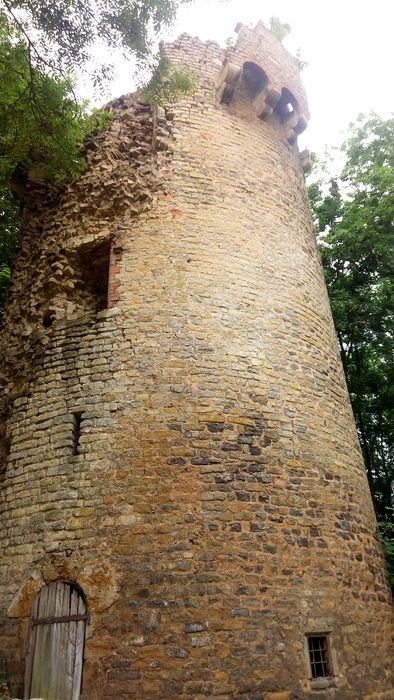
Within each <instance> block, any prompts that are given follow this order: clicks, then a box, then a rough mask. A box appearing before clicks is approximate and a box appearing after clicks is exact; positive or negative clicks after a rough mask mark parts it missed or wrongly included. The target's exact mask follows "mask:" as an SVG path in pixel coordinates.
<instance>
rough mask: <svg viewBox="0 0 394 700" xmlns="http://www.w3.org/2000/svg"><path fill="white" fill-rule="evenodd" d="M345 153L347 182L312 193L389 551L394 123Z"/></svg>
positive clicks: (372, 122) (362, 127)
mask: <svg viewBox="0 0 394 700" xmlns="http://www.w3.org/2000/svg"><path fill="white" fill-rule="evenodd" d="M342 151H343V154H344V157H345V165H344V168H343V170H342V173H341V175H340V177H339V178H337V179H333V178H332V179H331V180H330V182H329V183H328V186H327V185H324V184H323V183H322V182H315V183H313V184H312V185H311V186H310V187H309V195H310V201H311V204H312V208H313V212H314V216H315V220H316V225H317V231H318V239H319V243H320V249H321V254H322V259H323V266H324V270H325V276H326V281H327V286H328V291H329V296H330V301H331V307H332V311H333V316H334V322H335V327H336V332H337V337H338V342H339V347H340V352H341V357H342V362H343V367H344V370H345V375H346V380H347V383H348V387H349V392H350V397H351V401H352V405H353V411H354V416H355V419H356V425H357V429H358V433H359V437H360V443H361V447H362V451H363V455H364V460H365V466H366V470H367V475H368V480H369V484H370V487H371V492H372V495H373V499H374V504H375V509H376V512H377V515H378V519H379V520H380V521H382V522H385V523H387V526H386V528H385V541H386V549H387V547H388V542H389V540H390V537H391V538H393V535H394V528H393V526H392V525H391V529H390V527H389V524H390V523H392V521H393V510H392V506H393V488H394V357H393V290H394V288H393V280H394V277H393V273H394V245H393V243H394V240H393V239H394V236H393V234H394V119H388V120H383V119H381V118H379V117H378V116H376V115H371V116H369V117H361V118H360V119H359V120H358V122H357V123H355V124H353V125H352V126H351V132H350V136H349V138H348V140H347V141H346V142H345V143H344V144H343V146H342ZM390 533H391V534H390ZM392 546H394V543H393V545H392ZM391 556H393V552H392V554H391Z"/></svg>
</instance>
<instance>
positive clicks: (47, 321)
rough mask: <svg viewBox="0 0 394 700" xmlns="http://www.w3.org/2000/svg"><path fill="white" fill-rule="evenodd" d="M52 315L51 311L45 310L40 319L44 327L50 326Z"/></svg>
mask: <svg viewBox="0 0 394 700" xmlns="http://www.w3.org/2000/svg"><path fill="white" fill-rule="evenodd" d="M53 320H54V316H53V311H47V312H46V313H45V314H44V318H43V319H42V325H43V326H44V328H50V327H51V326H52V324H53Z"/></svg>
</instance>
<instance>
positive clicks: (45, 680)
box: [25, 581, 88, 700]
mask: <svg viewBox="0 0 394 700" xmlns="http://www.w3.org/2000/svg"><path fill="white" fill-rule="evenodd" d="M87 618H88V614H87V609H86V603H85V598H84V595H83V593H82V591H81V590H80V589H79V588H78V586H76V585H75V584H73V583H69V582H66V581H52V582H51V583H49V584H48V585H47V586H44V588H42V589H41V590H40V592H39V593H38V595H37V597H36V599H35V601H34V603H33V609H32V616H31V629H30V639H29V651H28V657H27V666H26V683H25V698H44V700H79V697H80V692H81V682H82V664H83V650H84V643H85V626H86V620H87Z"/></svg>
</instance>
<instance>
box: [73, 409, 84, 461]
mask: <svg viewBox="0 0 394 700" xmlns="http://www.w3.org/2000/svg"><path fill="white" fill-rule="evenodd" d="M81 423H82V412H80V411H77V412H75V413H73V427H72V437H73V441H72V452H71V454H72V455H79V454H80V451H79V450H80V439H81Z"/></svg>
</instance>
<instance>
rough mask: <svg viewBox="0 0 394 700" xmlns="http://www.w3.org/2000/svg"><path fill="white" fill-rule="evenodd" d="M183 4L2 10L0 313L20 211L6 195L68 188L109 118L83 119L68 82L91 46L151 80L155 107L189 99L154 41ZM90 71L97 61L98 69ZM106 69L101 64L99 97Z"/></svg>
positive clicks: (27, 2)
mask: <svg viewBox="0 0 394 700" xmlns="http://www.w3.org/2000/svg"><path fill="white" fill-rule="evenodd" d="M187 1H188V0H148V1H147V0H144V1H140V0H40V2H37V1H36V0H0V84H1V88H2V104H1V106H0V313H1V309H2V307H3V304H4V298H5V294H6V289H7V286H8V283H9V278H10V266H11V263H12V260H13V258H14V255H15V251H16V247H17V232H18V229H19V223H20V221H19V207H18V205H17V203H16V201H15V200H14V199H13V196H12V194H11V180H12V177H13V174H14V173H15V172H16V171H19V172H25V173H26V172H29V174H30V176H32V175H33V176H34V177H41V178H46V179H51V180H57V181H61V180H69V179H71V178H73V177H75V176H77V175H78V174H79V173H80V172H81V171H82V170H83V167H84V161H83V158H82V157H81V146H82V143H83V140H84V138H85V136H86V135H87V134H88V133H91V132H92V130H94V129H97V128H103V127H104V126H105V125H106V124H107V123H108V121H109V119H110V115H109V114H108V113H106V114H97V113H96V114H93V115H92V114H89V112H88V109H87V105H86V104H84V103H82V104H81V103H79V102H78V101H77V100H76V98H75V95H74V91H73V77H72V76H74V75H75V73H76V72H77V71H78V70H80V69H81V68H82V67H86V66H87V64H89V66H90V65H91V64H90V61H91V59H92V49H94V47H97V45H98V44H101V45H103V44H104V45H105V46H106V47H107V48H109V49H115V48H116V49H122V50H123V51H124V53H126V54H128V55H129V56H130V55H132V56H134V57H136V58H137V60H138V62H139V64H140V66H141V69H142V62H143V61H145V66H144V68H145V71H146V68H147V66H148V67H149V66H150V68H151V69H152V68H155V66H157V72H156V75H155V77H154V78H153V79H152V81H151V83H150V85H149V88H148V90H147V97H148V99H149V98H150V99H151V101H152V103H153V104H155V105H158V104H161V103H162V102H164V101H171V99H177V98H178V97H179V96H180V95H181V94H182V93H183V94H189V93H190V92H191V91H192V90H193V89H194V85H195V83H194V79H193V77H192V76H191V75H190V74H186V73H183V72H180V71H176V70H174V69H173V68H172V66H171V64H170V62H169V61H168V59H166V58H165V57H164V55H163V54H162V53H161V55H160V56H159V57H158V58H157V59H156V61H154V60H153V62H152V55H151V52H152V39H153V38H154V37H156V36H157V35H158V33H159V32H160V31H161V30H162V29H163V28H164V27H166V26H168V25H169V24H170V23H171V22H172V21H173V19H174V17H175V12H176V10H177V7H178V6H179V5H180V4H182V3H184V2H187ZM96 64H97V61H96ZM110 75H111V66H110V65H108V64H106V63H103V62H101V63H100V61H99V62H98V67H97V69H96V70H95V72H94V73H93V80H94V82H95V83H96V84H97V85H98V86H99V87H102V86H103V83H104V82H105V81H106V80H107V79H108V78H109V77H110Z"/></svg>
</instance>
